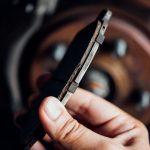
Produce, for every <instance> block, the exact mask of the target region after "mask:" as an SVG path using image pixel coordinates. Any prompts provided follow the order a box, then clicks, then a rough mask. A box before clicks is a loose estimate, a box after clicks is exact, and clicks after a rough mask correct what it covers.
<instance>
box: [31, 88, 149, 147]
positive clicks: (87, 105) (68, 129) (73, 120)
mask: <svg viewBox="0 0 150 150" xmlns="http://www.w3.org/2000/svg"><path fill="white" fill-rule="evenodd" d="M50 101H51V102H50ZM53 104H55V107H57V110H58V111H57V112H52V111H55V110H54V109H51V112H47V111H46V110H47V108H48V107H49V109H50V107H52V105H53ZM58 112H59V113H58ZM50 113H52V114H53V115H54V116H55V118H53V117H52V114H50ZM58 114H59V115H58ZM39 117H40V120H41V123H42V125H43V127H44V129H45V131H46V133H47V134H46V136H45V137H44V139H43V140H44V141H45V142H49V143H51V142H52V141H53V142H54V141H55V144H54V147H55V148H54V149H57V150H63V149H68V150H99V149H100V150H141V149H142V150H150V146H149V138H148V131H147V129H146V127H145V126H144V125H143V123H141V122H140V121H138V120H137V119H135V118H133V117H132V116H130V115H129V114H127V113H126V112H124V111H122V110H121V109H119V108H118V107H116V106H114V105H113V104H111V103H109V102H108V101H106V100H104V99H102V98H100V97H97V96H96V95H94V94H92V93H90V92H87V91H85V90H83V89H77V91H76V92H75V94H74V95H73V96H72V97H71V99H70V100H69V101H68V103H67V105H66V108H65V107H64V106H63V105H62V104H61V103H60V102H59V101H58V100H57V99H56V98H54V97H48V98H46V99H45V100H44V101H43V103H42V104H41V106H40V108H39ZM31 149H32V150H37V149H38V150H44V149H45V147H44V146H43V145H42V144H41V142H39V141H38V142H37V143H35V144H34V145H33V147H32V148H31Z"/></svg>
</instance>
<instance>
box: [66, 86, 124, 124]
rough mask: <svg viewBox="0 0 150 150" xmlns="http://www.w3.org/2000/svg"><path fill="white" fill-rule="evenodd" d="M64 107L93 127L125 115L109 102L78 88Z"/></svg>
mask: <svg viewBox="0 0 150 150" xmlns="http://www.w3.org/2000/svg"><path fill="white" fill-rule="evenodd" d="M66 107H67V108H68V109H69V110H71V111H73V112H75V113H76V114H78V115H81V116H83V117H84V118H85V119H86V120H88V121H89V122H90V123H92V124H93V125H100V124H104V123H106V122H108V121H110V120H112V119H113V118H115V117H117V116H119V115H120V114H125V113H124V112H123V111H122V110H121V109H119V108H118V107H116V106H115V105H113V104H111V103H110V102H108V101H106V100H104V99H103V98H100V97H98V96H96V95H94V94H92V93H90V92H88V91H85V90H83V89H80V88H79V89H77V90H76V92H75V94H74V95H73V96H72V97H71V99H70V100H69V101H68V103H67V105H66Z"/></svg>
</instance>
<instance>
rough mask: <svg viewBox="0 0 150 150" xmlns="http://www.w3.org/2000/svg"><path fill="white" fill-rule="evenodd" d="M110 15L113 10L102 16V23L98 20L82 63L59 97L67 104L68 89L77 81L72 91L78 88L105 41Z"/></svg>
mask: <svg viewBox="0 0 150 150" xmlns="http://www.w3.org/2000/svg"><path fill="white" fill-rule="evenodd" d="M110 17H111V12H110V11H107V12H106V14H105V15H104V17H103V18H102V24H101V22H100V21H98V24H97V28H96V30H95V33H94V34H93V37H92V39H91V41H90V43H89V45H88V47H87V50H86V51H85V53H84V56H83V57H82V59H81V61H80V63H79V64H78V66H77V67H76V69H75V70H74V72H73V73H72V75H71V77H70V79H69V80H68V82H67V84H66V86H65V87H64V88H63V90H62V92H61V94H60V95H59V97H58V99H59V100H61V101H62V103H63V104H66V103H67V101H68V100H69V97H68V96H66V95H68V93H70V91H68V90H69V89H70V88H71V87H72V86H74V83H76V86H74V90H73V91H72V93H74V92H75V90H76V89H77V87H78V84H79V83H80V81H81V79H82V78H83V76H84V74H85V72H86V71H87V69H88V67H89V65H90V64H91V62H92V60H93V58H94V56H95V54H96V52H97V50H98V48H99V45H100V44H102V42H103V41H104V33H105V30H106V28H107V26H108V21H109V20H110ZM97 39H98V40H97ZM98 42H99V43H98ZM63 96H64V97H63ZM67 98H68V99H67Z"/></svg>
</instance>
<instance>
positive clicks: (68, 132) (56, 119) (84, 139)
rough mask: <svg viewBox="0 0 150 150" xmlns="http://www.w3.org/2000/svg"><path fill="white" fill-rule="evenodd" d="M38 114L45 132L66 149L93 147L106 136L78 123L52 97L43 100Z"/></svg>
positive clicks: (74, 149)
mask: <svg viewBox="0 0 150 150" xmlns="http://www.w3.org/2000/svg"><path fill="white" fill-rule="evenodd" d="M39 116H40V120H41V122H42V125H43V127H44V128H45V130H46V132H47V134H48V135H49V136H50V137H52V139H54V140H55V141H57V142H59V143H60V144H62V146H64V147H65V148H67V149H72V150H77V149H95V148H96V147H97V146H98V145H99V146H100V145H101V141H104V138H106V137H103V136H101V135H99V134H97V133H95V132H93V131H92V130H90V129H88V128H86V127H85V126H83V125H81V124H80V123H78V122H77V120H75V119H73V118H72V117H71V115H70V114H69V113H68V112H67V110H66V109H65V107H64V106H63V105H62V104H61V102H59V100H58V99H56V98H54V97H49V98H46V99H45V100H44V101H43V103H42V104H41V106H40V109H39Z"/></svg>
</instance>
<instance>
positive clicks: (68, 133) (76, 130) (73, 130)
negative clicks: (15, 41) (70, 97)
mask: <svg viewBox="0 0 150 150" xmlns="http://www.w3.org/2000/svg"><path fill="white" fill-rule="evenodd" d="M81 132H82V131H81V130H80V124H79V123H78V122H77V121H76V120H74V119H73V118H71V119H69V120H68V121H66V123H65V124H64V125H63V126H62V127H60V128H59V130H58V131H57V133H56V139H57V140H58V141H60V142H67V143H68V142H73V141H75V140H77V138H78V137H79V136H80V135H81V134H80V133H81Z"/></svg>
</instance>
